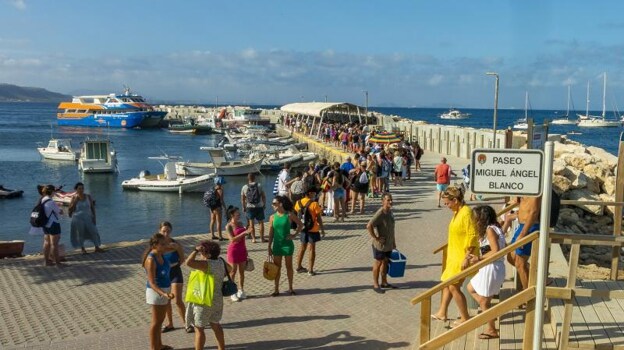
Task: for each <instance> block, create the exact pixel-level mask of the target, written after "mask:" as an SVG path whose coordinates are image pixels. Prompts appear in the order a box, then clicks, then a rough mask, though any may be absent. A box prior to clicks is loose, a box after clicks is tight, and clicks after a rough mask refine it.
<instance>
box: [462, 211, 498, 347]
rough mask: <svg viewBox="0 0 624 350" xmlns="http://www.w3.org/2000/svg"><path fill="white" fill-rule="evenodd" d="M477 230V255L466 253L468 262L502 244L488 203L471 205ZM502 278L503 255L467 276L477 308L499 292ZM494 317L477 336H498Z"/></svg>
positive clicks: (484, 337)
mask: <svg viewBox="0 0 624 350" xmlns="http://www.w3.org/2000/svg"><path fill="white" fill-rule="evenodd" d="M473 212H474V216H475V221H476V224H477V232H478V233H479V246H480V250H481V256H479V255H474V254H471V255H469V256H468V257H467V259H468V260H469V261H470V264H476V263H477V262H479V261H481V260H483V259H485V258H487V257H488V256H490V255H492V254H496V252H498V251H499V250H500V249H503V248H505V234H504V233H503V230H502V229H501V226H500V224H499V223H498V218H497V216H496V211H494V209H492V207H490V206H488V205H481V206H478V207H476V208H474V209H473ZM504 281H505V257H501V258H500V259H498V260H496V261H494V262H492V263H491V264H488V265H485V266H483V267H482V268H480V269H479V272H478V273H477V274H476V275H475V276H474V277H473V278H472V280H470V283H469V284H468V292H469V293H470V295H472V297H473V298H474V299H475V300H476V301H477V302H478V303H479V306H480V307H481V312H484V311H485V310H487V309H489V308H490V302H491V301H492V297H493V296H494V295H496V294H498V293H499V292H500V289H501V286H502V285H503V282H504ZM494 321H495V320H494V319H491V320H489V321H488V323H487V328H486V329H485V330H484V331H483V333H481V334H480V335H479V339H492V338H498V336H499V335H498V332H497V331H496V325H495V324H494Z"/></svg>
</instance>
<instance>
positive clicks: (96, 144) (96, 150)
mask: <svg viewBox="0 0 624 350" xmlns="http://www.w3.org/2000/svg"><path fill="white" fill-rule="evenodd" d="M78 168H79V169H80V170H81V171H82V172H83V173H113V172H116V171H117V153H116V152H115V150H114V149H113V143H112V142H111V141H110V140H100V139H95V140H90V139H87V140H85V141H84V142H83V143H82V150H81V151H80V158H79V159H78Z"/></svg>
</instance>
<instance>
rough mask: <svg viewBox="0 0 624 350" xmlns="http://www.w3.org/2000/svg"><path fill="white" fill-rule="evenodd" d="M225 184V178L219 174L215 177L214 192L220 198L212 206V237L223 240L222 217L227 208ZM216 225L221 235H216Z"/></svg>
mask: <svg viewBox="0 0 624 350" xmlns="http://www.w3.org/2000/svg"><path fill="white" fill-rule="evenodd" d="M224 184H225V178H223V177H222V176H217V177H215V179H214V188H213V190H214V192H215V195H216V196H217V198H218V203H217V204H215V205H214V206H211V207H210V236H211V237H212V239H218V240H220V241H222V240H223V234H222V231H221V228H222V225H221V217H222V213H223V211H222V210H225V194H224V191H223V185H224ZM215 225H216V226H217V233H218V234H219V237H217V236H215Z"/></svg>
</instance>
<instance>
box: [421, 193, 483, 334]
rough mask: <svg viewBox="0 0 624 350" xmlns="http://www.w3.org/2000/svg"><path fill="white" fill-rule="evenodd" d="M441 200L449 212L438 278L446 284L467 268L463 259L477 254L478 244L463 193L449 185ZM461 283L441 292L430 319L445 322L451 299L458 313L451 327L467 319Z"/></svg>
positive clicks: (462, 281) (466, 262) (474, 227)
mask: <svg viewBox="0 0 624 350" xmlns="http://www.w3.org/2000/svg"><path fill="white" fill-rule="evenodd" d="M442 200H443V201H444V205H445V206H446V207H447V208H449V210H451V211H452V212H453V217H452V218H451V222H450V223H449V227H448V247H447V255H446V264H445V266H446V267H445V268H444V271H443V272H442V276H441V277H440V279H441V280H442V281H446V280H448V279H450V278H451V277H453V276H455V275H457V274H458V273H460V272H461V271H462V270H464V269H465V268H466V267H467V266H468V260H467V258H468V257H470V255H471V254H479V252H478V248H479V242H478V234H477V227H476V224H475V221H474V217H473V215H472V210H470V207H468V206H467V205H466V203H465V202H464V193H463V192H462V191H461V190H460V189H459V188H457V187H453V186H451V187H448V188H447V189H446V191H444V192H443V193H442ZM462 283H464V280H463V279H462V280H460V281H458V282H457V283H455V284H452V285H450V286H448V287H446V288H444V289H443V290H442V299H441V301H440V308H439V309H438V312H437V313H435V314H433V315H431V317H432V318H434V319H436V320H447V312H448V307H449V304H450V303H451V299H455V303H456V304H457V309H458V310H459V314H460V319H459V320H457V321H455V322H453V324H452V325H451V326H452V327H456V326H458V325H459V324H461V323H463V322H465V321H467V320H468V319H469V318H470V316H469V315H468V306H467V304H466V296H465V295H464V293H462V291H461V286H462Z"/></svg>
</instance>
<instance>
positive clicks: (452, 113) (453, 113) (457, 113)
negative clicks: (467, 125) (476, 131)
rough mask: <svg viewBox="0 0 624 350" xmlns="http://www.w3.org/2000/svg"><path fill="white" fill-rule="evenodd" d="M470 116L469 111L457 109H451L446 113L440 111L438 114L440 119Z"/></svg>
mask: <svg viewBox="0 0 624 350" xmlns="http://www.w3.org/2000/svg"><path fill="white" fill-rule="evenodd" d="M468 118H470V113H462V112H460V111H458V110H457V109H451V110H449V111H448V112H446V113H442V114H441V115H440V119H468Z"/></svg>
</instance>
